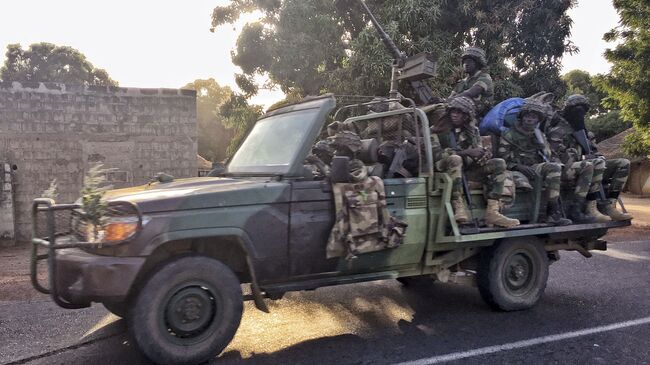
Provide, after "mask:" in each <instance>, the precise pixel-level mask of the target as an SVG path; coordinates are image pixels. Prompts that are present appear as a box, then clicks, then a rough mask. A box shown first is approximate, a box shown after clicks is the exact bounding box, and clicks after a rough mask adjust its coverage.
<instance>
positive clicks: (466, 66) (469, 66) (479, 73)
mask: <svg viewBox="0 0 650 365" xmlns="http://www.w3.org/2000/svg"><path fill="white" fill-rule="evenodd" d="M461 62H462V64H463V70H464V71H465V73H466V74H467V77H465V78H464V79H462V80H459V81H458V83H457V84H456V87H454V90H453V91H452V92H451V95H449V98H450V99H451V98H454V97H457V96H466V97H468V98H470V99H472V100H473V101H474V104H475V105H476V114H477V116H479V117H482V116H483V115H485V114H486V113H487V112H488V111H489V110H490V108H491V107H492V103H493V96H494V83H493V82H492V77H491V76H490V74H489V73H487V72H485V71H483V69H484V68H485V67H486V66H487V58H486V57H485V51H484V50H482V49H480V48H478V47H468V48H466V49H465V50H464V51H463V55H462V56H461Z"/></svg>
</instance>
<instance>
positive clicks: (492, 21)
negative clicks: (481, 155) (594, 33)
mask: <svg viewBox="0 0 650 365" xmlns="http://www.w3.org/2000/svg"><path fill="white" fill-rule="evenodd" d="M367 3H368V5H369V7H371V9H372V10H373V12H374V13H375V15H376V17H377V18H378V19H379V20H380V22H382V23H383V25H384V28H385V29H386V31H387V32H388V33H389V34H390V35H391V37H392V38H393V39H394V41H395V42H396V43H397V45H398V46H399V47H400V49H401V50H403V51H405V52H406V53H407V54H408V55H413V54H416V53H419V52H421V51H428V52H432V53H434V54H435V55H436V56H437V58H438V65H439V67H438V75H437V76H436V77H435V78H433V79H432V80H430V81H429V82H430V84H431V86H432V87H433V89H434V90H436V92H437V93H438V94H439V95H441V96H447V95H448V94H449V92H450V90H451V87H452V86H453V84H454V83H455V81H456V80H457V79H458V78H460V77H462V71H461V69H460V62H459V57H460V52H461V49H462V48H463V47H464V46H466V45H479V46H481V47H483V48H484V49H485V50H486V51H487V54H488V60H489V63H490V72H491V73H492V75H493V78H494V79H495V88H496V94H497V98H498V99H503V98H506V97H509V96H515V95H528V94H532V93H535V92H537V91H539V90H549V91H554V92H555V91H557V92H558V96H560V95H562V94H563V90H562V87H563V83H562V81H561V80H560V77H559V70H560V61H561V58H562V55H563V54H564V53H565V52H574V51H576V48H575V47H574V46H573V45H572V44H571V42H570V41H569V40H568V37H569V35H570V29H571V19H570V18H569V17H568V16H567V15H566V11H567V10H568V9H569V8H571V7H572V6H573V5H574V1H572V0H554V1H544V0H515V1H510V0H508V1H506V0H469V1H463V2H457V1H432V0H405V1H383V0H368V1H367ZM252 11H259V12H261V13H262V14H263V17H262V18H261V20H260V21H258V22H254V23H249V24H247V25H246V26H245V27H244V28H243V30H242V32H241V34H240V35H239V39H238V41H237V47H236V50H234V51H233V62H234V63H235V64H236V65H238V66H240V67H241V68H242V71H243V74H242V75H240V77H239V79H238V81H242V83H240V84H239V85H240V87H241V88H242V89H245V88H244V87H243V86H247V88H246V90H249V91H253V92H254V91H255V90H254V89H255V88H254V87H253V88H251V87H250V86H251V85H254V82H253V79H254V76H256V75H260V74H262V75H268V77H269V79H270V82H271V83H272V84H274V85H277V86H279V87H280V88H281V89H282V91H284V92H285V93H293V94H298V95H302V96H305V95H310V94H311V95H314V94H320V93H323V92H334V93H337V94H361V95H385V94H386V93H387V90H388V84H389V79H390V65H391V61H392V60H391V57H390V55H389V54H388V52H386V50H385V49H384V46H383V45H382V44H381V42H380V40H379V39H378V37H377V36H376V34H375V30H374V29H373V28H372V27H371V26H370V25H369V23H368V18H367V16H366V15H365V14H364V13H363V11H362V10H361V8H360V6H359V3H358V1H357V0H333V1H332V0H231V2H230V4H229V5H226V6H219V7H216V8H215V9H214V12H213V15H212V26H213V28H214V27H218V26H220V25H223V24H230V23H233V22H234V21H236V20H237V19H238V18H239V16H240V15H241V14H244V13H249V12H252ZM244 81H245V82H244ZM401 90H403V91H404V90H406V88H401Z"/></svg>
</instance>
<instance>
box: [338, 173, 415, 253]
mask: <svg viewBox="0 0 650 365" xmlns="http://www.w3.org/2000/svg"><path fill="white" fill-rule="evenodd" d="M332 192H333V194H334V205H335V208H336V219H335V221H334V226H333V227H332V231H331V233H330V237H329V240H328V242H327V258H332V257H340V256H344V255H345V257H346V259H347V260H350V259H354V258H356V255H358V254H362V253H368V252H374V251H379V250H384V249H387V248H393V247H397V246H399V245H401V244H402V242H403V240H404V235H405V233H406V227H407V224H406V223H404V222H402V221H399V220H397V219H395V218H394V217H391V216H390V214H389V213H388V209H387V208H386V193H385V192H384V182H383V181H382V180H381V179H380V178H378V177H376V176H371V177H368V178H366V179H365V180H364V181H361V182H357V183H336V184H332Z"/></svg>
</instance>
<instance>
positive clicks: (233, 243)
mask: <svg viewBox="0 0 650 365" xmlns="http://www.w3.org/2000/svg"><path fill="white" fill-rule="evenodd" d="M407 104H408V103H407ZM335 107H336V98H335V97H334V96H332V95H324V96H321V97H317V98H311V99H308V100H305V101H303V102H300V103H297V104H293V105H288V106H284V107H281V108H279V109H276V110H272V111H269V112H267V113H266V114H265V115H264V116H263V117H262V118H261V119H260V120H259V121H258V122H257V123H256V124H255V126H254V127H253V128H252V130H251V131H250V133H249V134H248V136H247V138H246V139H245V141H244V142H243V143H242V145H241V146H240V148H239V149H238V151H237V152H236V154H235V155H234V156H233V158H232V159H231V160H230V163H229V164H228V166H227V169H226V171H225V172H224V173H222V174H221V176H219V177H200V178H189V179H167V180H165V181H156V182H152V183H149V184H146V185H142V186H138V187H133V188H127V189H120V190H112V191H108V192H107V193H106V195H105V200H106V201H107V203H108V207H109V209H108V212H109V213H108V214H109V216H108V218H107V220H106V221H105V222H104V223H103V224H102V225H101V226H100V227H97V226H94V225H93V224H92V223H91V222H89V221H88V220H87V219H86V215H85V212H84V211H83V210H82V209H81V206H80V205H79V204H56V203H55V202H54V201H53V200H50V199H36V200H35V201H34V204H33V219H34V220H33V224H34V227H33V230H34V237H33V240H32V244H33V252H32V261H31V273H32V282H33V285H34V287H35V288H36V289H37V290H39V291H41V292H43V293H48V294H50V295H51V297H52V300H53V301H54V302H56V303H57V304H58V305H60V306H61V307H64V308H83V307H88V306H90V305H91V303H93V302H95V303H102V304H103V305H104V306H105V307H106V308H107V309H108V310H109V311H111V312H113V313H114V314H116V315H118V316H122V317H124V318H125V319H126V320H127V323H128V328H129V330H130V331H131V333H132V335H133V337H134V338H135V341H136V343H137V346H138V347H139V348H140V349H141V351H142V352H143V353H144V354H146V356H147V357H149V358H150V359H151V360H153V361H155V362H158V363H175V364H186V363H199V362H202V361H206V360H208V359H210V358H213V357H215V356H216V355H218V354H219V353H220V352H221V351H223V349H224V348H225V347H226V346H227V345H228V343H229V342H230V341H231V339H232V338H233V336H234V335H235V332H236V331H237V328H238V326H239V323H240V319H241V316H242V308H243V301H245V300H252V301H254V303H255V305H256V307H257V308H258V309H260V310H263V311H268V309H267V306H266V304H265V301H266V300H273V299H278V298H280V297H282V295H283V294H284V293H286V292H290V291H301V290H314V289H317V288H320V287H325V286H331V285H339V284H350V283H359V282H366V281H373V280H395V279H397V280H400V281H401V282H403V283H405V284H408V283H409V281H410V280H412V279H414V278H417V279H418V280H421V279H423V278H431V279H432V280H433V279H437V280H441V281H448V280H450V281H455V280H460V278H463V279H464V280H465V281H473V282H474V283H476V284H477V286H478V289H479V291H480V294H481V295H482V297H483V299H485V301H486V303H487V304H488V305H489V306H491V307H492V308H495V309H497V310H503V311H513V310H522V309H526V308H529V307H531V306H533V305H535V303H536V302H537V301H538V299H539V298H540V296H541V295H542V293H543V291H544V289H545V286H546V282H547V277H548V272H549V263H552V262H555V261H557V260H559V258H560V255H559V251H562V250H574V251H578V252H580V253H581V254H582V255H584V256H585V257H589V256H591V253H590V251H591V250H605V249H606V247H607V246H606V242H605V241H603V240H601V239H600V238H601V237H602V236H603V235H605V233H606V232H607V230H608V229H609V228H614V227H621V226H627V225H629V224H630V222H629V221H624V222H609V223H595V224H574V225H568V226H548V225H546V224H543V223H539V222H538V212H540V211H542V210H543V209H541V207H540V205H541V204H543V202H541V199H540V195H541V194H540V190H541V188H540V187H539V184H537V185H536V187H535V189H532V190H530V189H529V190H528V191H518V192H517V198H516V203H515V204H514V205H513V206H512V207H511V208H509V210H507V211H506V214H508V216H510V217H514V218H518V219H519V220H521V221H522V223H523V224H522V225H521V226H519V227H517V228H516V229H511V230H499V229H490V228H482V227H481V226H480V224H477V225H476V226H470V227H463V226H459V225H457V224H456V222H455V221H454V219H453V211H452V208H451V204H450V196H451V187H452V181H451V180H450V178H449V176H448V175H446V174H441V173H436V172H434V168H433V161H432V153H431V136H430V129H429V121H428V119H427V115H426V113H425V112H424V111H423V110H422V109H419V108H417V107H415V106H413V105H407V106H406V107H404V108H400V109H397V110H390V111H385V112H379V113H370V114H367V113H357V114H355V113H353V112H352V111H353V110H354V108H350V107H345V108H343V109H344V110H343V112H345V111H347V112H349V113H347V114H349V115H350V116H349V117H347V118H346V120H345V121H344V123H346V124H347V125H350V124H355V123H367V122H368V121H373V120H375V121H382V120H387V119H389V118H390V117H395V116H409V118H410V119H409V120H411V121H416V128H417V130H416V134H417V135H418V138H417V141H418V142H417V143H418V144H420V146H418V147H419V148H417V149H416V150H417V151H419V152H418V153H419V156H417V161H418V166H417V171H418V173H417V174H416V176H413V177H409V178H384V179H383V183H384V186H385V194H386V204H387V209H388V211H389V212H390V215H391V216H393V217H396V218H398V219H400V220H402V221H404V222H406V223H407V224H408V228H407V230H406V235H405V237H404V240H403V243H402V244H401V245H399V246H398V247H394V248H387V249H385V250H381V251H376V252H371V253H366V254H359V255H357V256H356V258H354V259H349V258H346V257H335V258H329V259H328V258H327V257H326V245H327V241H328V237H329V235H330V232H331V230H332V226H333V224H334V221H335V217H336V212H335V204H334V202H333V194H332V184H333V183H337V181H335V180H336V179H334V178H333V176H335V175H336V174H335V171H331V175H329V176H332V177H328V175H327V174H315V173H314V169H313V168H312V167H313V166H305V160H306V158H307V156H308V154H309V153H310V150H311V148H312V146H313V145H314V143H315V142H316V141H317V140H318V139H319V136H320V135H321V133H322V132H321V131H323V130H324V129H325V124H326V121H328V120H331V118H330V119H328V118H329V116H331V112H332V111H334V109H335ZM342 114H345V113H342ZM342 114H340V115H342ZM370 155H372V154H370ZM364 162H365V163H367V164H368V165H369V166H372V165H373V164H374V163H376V161H372V158H370V160H366V161H364ZM318 176H321V177H320V178H319V177H318ZM471 196H472V198H473V205H474V209H472V215H473V217H474V218H476V220H477V221H480V218H481V217H482V216H483V214H484V207H485V200H484V198H483V191H482V190H481V189H474V190H471ZM42 264H45V265H42ZM41 267H42V268H41ZM45 267H47V271H48V275H47V283H44V282H43V281H44V280H45V279H44V278H43V276H42V275H41V276H39V275H38V273H39V272H40V271H42V269H44V268H45ZM460 274H462V275H460ZM39 277H40V278H41V279H40V281H39ZM243 293H247V294H243Z"/></svg>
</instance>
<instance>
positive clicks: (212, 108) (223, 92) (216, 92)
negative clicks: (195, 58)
mask: <svg viewBox="0 0 650 365" xmlns="http://www.w3.org/2000/svg"><path fill="white" fill-rule="evenodd" d="M183 88H184V89H190V90H195V91H196V114H197V115H196V117H197V124H198V125H197V128H198V135H199V136H198V137H199V138H198V152H199V155H201V156H203V157H204V158H206V159H208V160H210V161H221V160H223V159H225V158H226V148H227V147H228V144H229V143H230V141H231V140H232V138H233V136H234V132H233V131H232V130H230V129H227V128H226V127H225V126H224V124H225V117H224V116H222V115H221V114H220V113H219V108H221V106H222V105H223V104H225V103H226V102H228V101H229V100H230V95H231V94H232V90H231V89H230V88H229V87H228V86H220V85H219V84H218V83H217V82H216V81H215V80H214V79H212V78H210V79H207V80H200V79H199V80H195V81H194V82H191V83H189V84H187V85H185V86H183Z"/></svg>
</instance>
